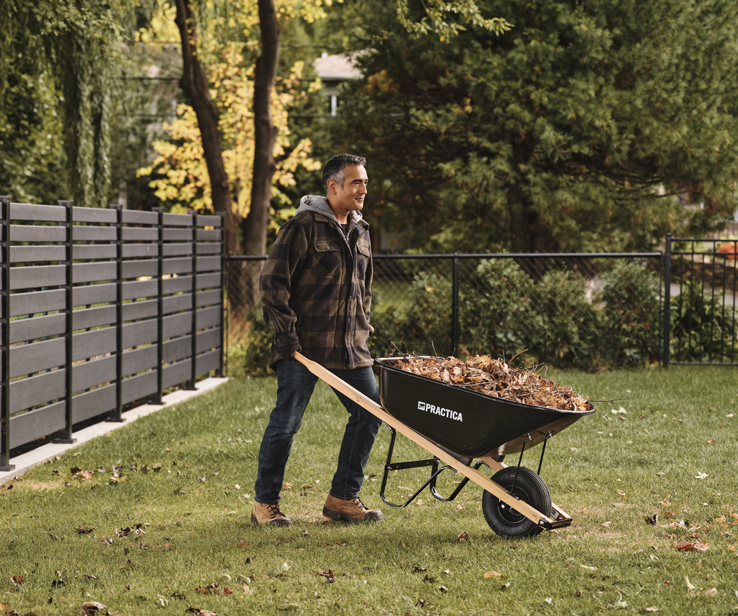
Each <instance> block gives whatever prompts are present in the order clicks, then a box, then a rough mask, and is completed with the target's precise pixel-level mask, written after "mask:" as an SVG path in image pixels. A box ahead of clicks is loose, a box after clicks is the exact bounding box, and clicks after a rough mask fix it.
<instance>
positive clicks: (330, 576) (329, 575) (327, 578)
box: [314, 569, 336, 584]
mask: <svg viewBox="0 0 738 616" xmlns="http://www.w3.org/2000/svg"><path fill="white" fill-rule="evenodd" d="M314 573H315V575H322V576H323V577H324V578H325V581H326V582H328V584H332V583H333V582H335V581H336V577H335V575H333V571H331V570H330V569H328V571H315V572H314Z"/></svg>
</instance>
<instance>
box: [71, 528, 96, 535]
mask: <svg viewBox="0 0 738 616" xmlns="http://www.w3.org/2000/svg"><path fill="white" fill-rule="evenodd" d="M93 530H95V527H94V526H90V527H89V528H84V527H80V528H75V529H74V532H75V533H77V534H78V535H89V534H90V533H91V532H92V531H93Z"/></svg>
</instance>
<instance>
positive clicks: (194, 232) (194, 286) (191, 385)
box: [185, 210, 197, 391]
mask: <svg viewBox="0 0 738 616" xmlns="http://www.w3.org/2000/svg"><path fill="white" fill-rule="evenodd" d="M188 214H189V215H190V216H191V217H192V326H191V328H190V336H191V342H192V346H191V351H190V354H191V362H192V363H191V364H190V365H191V371H190V380H189V381H188V382H187V387H185V390H186V391H196V390H197V387H196V386H195V383H196V381H197V213H196V212H195V210H190V211H189V212H188Z"/></svg>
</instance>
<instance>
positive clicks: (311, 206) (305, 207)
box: [295, 195, 363, 227]
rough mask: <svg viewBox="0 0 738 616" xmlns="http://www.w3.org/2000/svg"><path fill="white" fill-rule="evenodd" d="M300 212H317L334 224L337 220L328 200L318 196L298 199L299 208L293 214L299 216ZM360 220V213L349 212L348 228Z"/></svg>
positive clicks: (306, 196)
mask: <svg viewBox="0 0 738 616" xmlns="http://www.w3.org/2000/svg"><path fill="white" fill-rule="evenodd" d="M300 212H317V213H318V214H322V215H323V216H325V217H326V218H330V219H331V220H335V221H336V222H338V219H337V218H336V215H335V214H334V213H333V210H332V209H331V206H330V205H328V199H326V198H325V197H320V196H318V195H305V196H304V197H303V198H302V199H300V207H298V208H297V212H295V214H299V213H300ZM362 218H363V216H362V215H361V212H357V211H356V210H354V211H352V212H349V214H348V222H349V227H353V226H354V225H355V224H356V223H358V222H359V221H360V220H361V219H362Z"/></svg>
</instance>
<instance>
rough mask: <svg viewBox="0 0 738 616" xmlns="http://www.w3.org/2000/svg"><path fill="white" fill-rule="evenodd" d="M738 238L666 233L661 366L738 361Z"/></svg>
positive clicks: (728, 363) (731, 362)
mask: <svg viewBox="0 0 738 616" xmlns="http://www.w3.org/2000/svg"><path fill="white" fill-rule="evenodd" d="M737 256H738V240H718V239H690V238H672V237H671V236H670V235H668V236H667V237H666V247H665V260H664V263H665V267H664V280H665V288H666V291H667V293H666V300H665V301H666V306H667V310H666V314H668V315H670V318H669V319H667V320H665V336H664V351H663V354H664V358H665V360H664V365H665V366H668V365H669V364H670V363H671V364H688V365H728V366H735V365H738V326H737V325H738V323H737V322H736V303H737V300H738V295H737V293H736V292H737V291H738V282H737V281H736V278H738V269H737V267H736V264H737V263H738V261H737V260H736V257H737Z"/></svg>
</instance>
